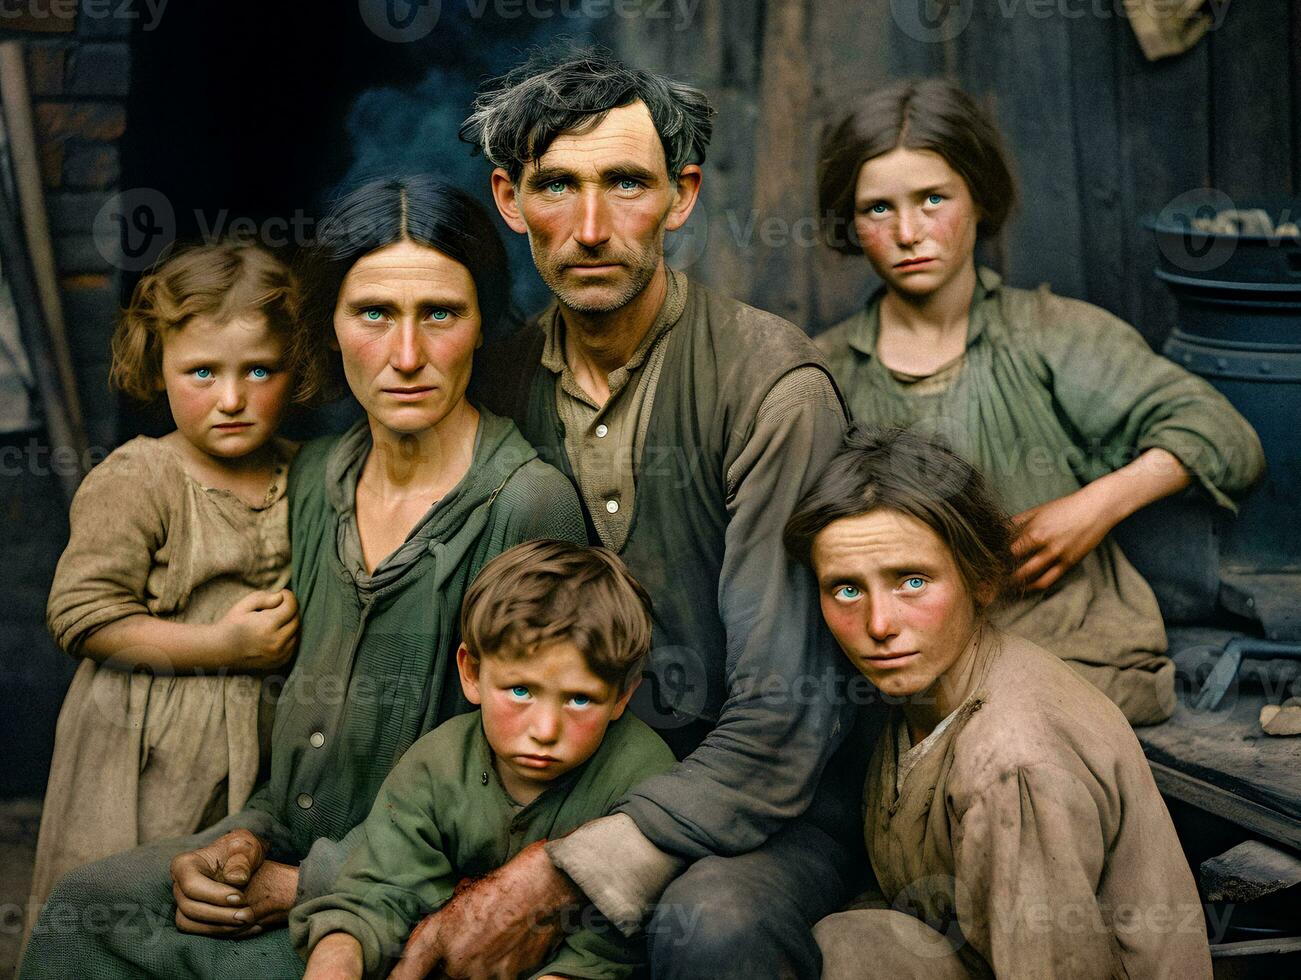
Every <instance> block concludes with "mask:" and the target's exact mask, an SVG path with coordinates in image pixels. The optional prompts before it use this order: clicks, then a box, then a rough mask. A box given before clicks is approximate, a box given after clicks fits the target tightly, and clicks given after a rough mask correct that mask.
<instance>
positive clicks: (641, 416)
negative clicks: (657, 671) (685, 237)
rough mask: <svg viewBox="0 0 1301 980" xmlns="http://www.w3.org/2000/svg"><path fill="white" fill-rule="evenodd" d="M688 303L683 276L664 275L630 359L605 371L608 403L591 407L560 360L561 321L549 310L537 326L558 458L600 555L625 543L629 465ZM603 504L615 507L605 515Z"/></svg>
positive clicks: (631, 491) (631, 497) (631, 493)
mask: <svg viewBox="0 0 1301 980" xmlns="http://www.w3.org/2000/svg"><path fill="white" fill-rule="evenodd" d="M686 302H687V279H686V276H684V275H682V274H681V273H678V272H673V271H672V270H670V271H669V273H668V286H667V292H666V293H665V297H664V304H663V306H661V307H660V311H659V313H658V314H656V316H655V321H654V323H652V324H651V328H650V329H649V330H648V331H646V336H645V337H643V338H642V340H641V343H640V344H638V345H637V349H636V350H635V351H633V354H632V357H630V358H629V359H628V362H627V363H626V364H624V365H623V366H622V367H619V368H616V369H615V370H614V371H611V372H610V374H609V377H608V378H607V379H606V382H607V384H608V386H609V390H610V397H609V399H607V401H606V403H605V404H604V405H598V404H597V403H596V402H595V401H594V400H593V399H592V396H591V395H589V394H588V393H587V392H585V391H584V390H583V389H582V386H581V385H579V383H578V381H577V379H576V378H575V377H574V372H573V371H572V370H571V369H570V367H569V364H568V362H567V361H566V360H565V321H564V319H563V317H561V315H560V307H559V306H557V305H552V306H551V307H549V308H548V309H547V311H546V312H545V313H544V314H543V316H542V317H541V319H540V320H539V322H538V326H539V327H540V328H541V330H542V332H543V334H544V335H545V337H546V339H545V341H544V343H543V347H542V366H543V367H544V368H546V369H547V370H548V371H550V372H551V373H552V374H554V375H556V381H557V384H556V409H557V411H558V412H559V413H560V421H561V424H562V425H563V426H564V430H565V455H566V456H567V457H568V459H569V464H570V466H571V467H572V468H573V472H574V482H575V484H576V485H577V487H578V491H579V493H581V494H582V495H583V508H584V509H585V510H586V512H587V513H588V514H589V515H590V517H591V520H592V524H593V525H594V526H595V528H596V532H597V534H598V535H599V536H600V539H601V543H602V544H604V545H605V546H606V547H607V548H612V549H614V550H615V551H618V550H619V549H620V548H622V547H623V545H624V542H625V541H627V540H628V530H629V528H630V526H631V524H632V515H633V514H634V513H635V511H636V493H637V481H636V479H635V461H636V460H640V459H641V454H642V449H643V448H644V447H645V444H646V432H647V429H648V428H649V426H650V417H651V407H652V406H653V405H654V404H655V389H656V388H657V387H658V385H659V378H660V370H661V368H662V367H663V365H664V353H665V349H666V348H665V341H666V340H667V339H668V333H669V331H670V330H672V329H673V326H674V324H676V323H677V322H678V320H679V319H680V318H681V317H682V310H683V308H684V307H685V306H686ZM610 501H614V503H615V507H614V508H613V509H611V508H610Z"/></svg>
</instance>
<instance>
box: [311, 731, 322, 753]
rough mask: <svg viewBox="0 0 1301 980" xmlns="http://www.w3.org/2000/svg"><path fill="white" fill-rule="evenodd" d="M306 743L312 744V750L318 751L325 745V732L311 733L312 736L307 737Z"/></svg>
mask: <svg viewBox="0 0 1301 980" xmlns="http://www.w3.org/2000/svg"><path fill="white" fill-rule="evenodd" d="M307 741H309V742H311V743H312V748H314V749H319V748H320V747H321V746H322V745H324V744H325V732H312V734H311V735H309V736H308V737H307Z"/></svg>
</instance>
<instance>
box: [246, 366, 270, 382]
mask: <svg viewBox="0 0 1301 980" xmlns="http://www.w3.org/2000/svg"><path fill="white" fill-rule="evenodd" d="M249 374H251V375H253V377H255V378H257V380H259V381H265V380H266V379H267V378H269V377H271V372H270V371H268V370H267V369H266V368H264V367H255V368H254V369H253V370H252V371H250V372H249Z"/></svg>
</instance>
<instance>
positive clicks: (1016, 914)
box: [814, 629, 1211, 980]
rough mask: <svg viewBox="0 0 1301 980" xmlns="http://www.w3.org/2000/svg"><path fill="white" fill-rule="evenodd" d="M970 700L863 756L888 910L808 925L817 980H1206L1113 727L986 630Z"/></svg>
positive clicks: (1085, 696)
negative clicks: (928, 730)
mask: <svg viewBox="0 0 1301 980" xmlns="http://www.w3.org/2000/svg"><path fill="white" fill-rule="evenodd" d="M976 656H977V657H978V661H977V664H976V671H975V675H974V676H975V680H974V686H973V692H972V694H971V695H970V696H968V697H967V698H966V700H964V702H963V703H962V705H961V706H960V707H959V708H958V709H957V710H956V711H955V712H954V713H953V714H951V715H950V716H949V719H947V724H946V725H944V726H943V728H942V729H940V728H937V729H936V730H935V731H934V732H933V733H932V734H931V735H930V736H929V737H928V738H926V739H925V740H924V741H922V742H920V743H918V744H917V745H911V744H910V742H909V740H908V737H907V734H906V730H905V731H903V732H901V731H900V729H901V728H903V717H902V712H900V711H899V710H898V709H895V714H894V717H893V718H892V721H891V727H890V728H889V729H887V731H886V733H885V734H884V736H883V737H881V738H880V739H878V740H877V743H876V749H875V751H874V752H873V755H872V760H871V763H870V765H869V766H868V776H867V786H866V790H865V793H864V812H865V814H866V825H865V827H864V834H865V838H866V843H867V848H868V854H869V856H870V858H871V862H872V869H873V871H875V873H876V877H877V880H878V882H879V883H880V885H881V890H882V892H883V893H884V895H885V900H886V904H887V905H888V906H890V907H889V908H888V909H868V910H855V911H849V912H841V913H837V914H836V915H832V916H828V917H827V918H826V919H824V920H822V922H820V923H819V924H818V926H817V928H816V930H815V933H814V934H815V936H816V937H817V939H818V942H819V945H820V946H821V947H822V949H823V954H824V955H823V963H824V972H823V978H824V980H842V978H843V980H848V978H851V977H860V976H864V975H866V974H865V973H864V969H865V964H866V963H867V962H869V959H868V958H870V963H871V964H872V967H871V973H872V975H873V976H882V977H892V978H894V977H898V978H907V977H918V978H926V980H935V978H941V980H944V978H959V977H968V976H973V977H989V976H997V977H1000V978H1020V977H1025V978H1034V980H1038V978H1040V977H1059V978H1061V977H1078V978H1089V980H1103V978H1111V977H1142V978H1144V980H1160V978H1174V980H1208V978H1209V977H1210V976H1211V961H1210V949H1209V947H1208V946H1207V941H1206V930H1205V925H1204V920H1203V916H1202V906H1201V903H1200V899H1199V898H1198V895H1197V887H1196V885H1195V883H1194V882H1193V876H1192V872H1191V871H1190V870H1189V868H1188V862H1187V861H1186V860H1185V858H1184V854H1183V850H1182V849H1181V847H1180V845H1179V839H1178V837H1177V836H1176V834H1175V829H1174V826H1173V824H1172V823H1171V822H1170V815H1169V813H1168V812H1167V810H1166V807H1165V803H1164V802H1163V801H1162V799H1161V795H1160V793H1159V792H1158V790H1157V787H1156V783H1155V781H1154V780H1153V778H1152V773H1151V770H1150V769H1149V767H1148V764H1147V760H1146V759H1145V758H1144V756H1143V750H1142V748H1140V746H1139V744H1138V740H1137V739H1136V738H1135V737H1134V733H1133V731H1132V730H1131V729H1130V726H1129V725H1128V724H1127V723H1126V721H1125V718H1124V716H1123V715H1122V714H1121V713H1120V711H1118V710H1117V709H1116V707H1115V706H1114V705H1112V704H1110V703H1109V702H1108V701H1107V699H1106V698H1105V697H1104V696H1103V695H1102V694H1101V693H1100V692H1098V691H1096V690H1094V689H1093V688H1092V687H1091V686H1089V685H1088V684H1087V683H1085V681H1084V680H1083V679H1081V678H1080V677H1079V676H1078V675H1077V674H1076V673H1074V672H1073V671H1072V670H1071V669H1070V668H1069V667H1068V666H1067V665H1066V664H1064V663H1063V662H1062V661H1060V660H1058V659H1057V658H1056V657H1054V656H1053V655H1051V654H1049V653H1047V652H1046V651H1045V650H1043V649H1042V648H1040V647H1037V646H1035V645H1034V644H1033V643H1030V642H1029V641H1028V640H1024V639H1021V638H1020V637H1013V636H1010V635H1007V634H1001V633H999V632H997V631H995V630H993V629H988V630H987V631H986V633H985V636H984V637H983V638H982V639H981V641H980V642H979V644H978V647H977V650H976Z"/></svg>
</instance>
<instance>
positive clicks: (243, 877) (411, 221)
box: [23, 178, 586, 977]
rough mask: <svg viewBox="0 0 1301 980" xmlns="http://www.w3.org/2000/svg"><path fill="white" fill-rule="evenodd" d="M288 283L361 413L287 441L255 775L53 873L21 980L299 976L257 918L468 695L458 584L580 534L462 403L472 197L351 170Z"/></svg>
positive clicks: (471, 308) (497, 276)
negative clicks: (293, 620)
mask: <svg viewBox="0 0 1301 980" xmlns="http://www.w3.org/2000/svg"><path fill="white" fill-rule="evenodd" d="M303 282H304V292H305V299H306V302H305V314H306V316H307V317H308V319H309V322H310V323H312V324H313V325H315V327H316V328H317V329H318V331H319V335H318V336H319V345H320V347H321V349H322V351H324V350H325V349H326V348H329V349H332V350H334V351H336V352H337V353H338V355H339V357H338V358H337V359H334V360H336V363H335V364H334V368H335V373H336V375H339V374H341V376H342V377H343V378H344V379H345V380H346V382H347V385H348V387H349V388H350V389H351V391H352V393H353V395H354V396H355V397H356V398H357V401H358V402H360V403H361V406H362V408H363V409H365V412H366V415H365V418H364V419H362V420H361V421H359V422H358V423H357V424H356V425H355V426H354V427H353V428H352V429H350V430H349V431H348V432H346V433H344V434H343V435H342V436H339V437H337V438H327V439H321V440H317V441H315V442H312V443H309V444H307V445H306V446H304V447H303V448H302V449H301V450H300V451H299V453H298V456H297V457H296V459H295V460H294V464H293V468H292V470H291V472H290V491H289V496H290V518H289V524H290V535H291V543H292V551H293V578H292V582H291V585H292V589H293V592H294V594H295V596H296V597H297V600H298V604H299V608H300V611H301V619H302V632H301V636H300V642H299V654H298V660H297V663H296V664H295V666H294V669H293V671H292V672H291V673H290V675H289V678H288V681H287V683H286V684H285V688H284V692H283V694H282V695H281V698H280V701H279V703H278V705H277V711H276V719H275V728H274V730H273V733H272V745H271V772H270V779H269V781H268V782H267V783H266V784H264V785H263V786H262V788H261V789H260V790H259V791H258V792H257V793H256V794H255V795H254V797H253V799H252V800H251V801H250V802H249V805H248V806H247V807H246V808H245V809H244V810H243V811H242V812H240V813H237V814H234V815H233V816H231V817H229V818H227V819H226V820H224V821H222V822H221V823H220V824H218V825H217V826H216V827H214V828H213V829H211V830H210V831H207V832H205V833H203V834H199V835H195V836H193V837H189V838H182V839H180V840H173V841H170V842H167V843H166V844H161V845H157V846H154V847H144V848H137V849H136V850H134V851H129V852H127V853H126V854H123V855H120V856H118V857H116V858H110V859H109V860H107V861H102V862H99V863H97V864H93V865H89V866H88V867H86V868H83V869H81V870H79V871H77V872H74V873H72V874H70V875H68V876H67V877H65V878H64V879H63V881H62V882H61V883H60V885H59V886H58V888H57V889H56V891H55V894H54V895H53V896H52V897H51V899H50V901H49V903H48V904H47V906H46V912H45V913H44V914H43V915H42V918H41V921H40V923H38V925H37V928H36V931H35V933H34V935H33V938H32V943H31V945H30V947H29V948H28V953H27V956H26V960H25V963H24V972H23V976H25V977H39V976H52V977H53V976H73V975H79V976H90V975H94V976H101V977H112V976H124V977H125V976H130V977H135V976H141V975H147V976H160V977H170V976H177V975H181V974H185V975H194V976H217V975H223V976H269V977H271V976H274V977H280V976H289V975H300V974H301V972H302V970H303V963H302V961H301V960H300V959H299V958H298V956H297V955H296V954H295V953H294V951H293V949H292V946H291V945H290V942H289V937H288V933H287V931H286V930H285V929H283V928H275V927H277V926H281V925H283V923H284V919H285V917H286V915H287V913H288V910H289V909H290V908H291V907H292V906H293V905H294V904H296V902H298V901H302V900H304V899H306V898H309V897H313V896H314V895H316V894H319V893H321V892H322V891H324V890H325V889H326V888H328V886H329V885H330V884H331V882H332V881H333V878H334V875H335V873H336V872H337V870H338V868H339V866H340V865H341V863H342V861H343V859H344V857H345V856H346V854H347V851H348V849H349V839H348V837H347V835H348V833H349V832H350V831H352V830H353V828H355V827H356V826H357V825H358V824H360V823H361V821H362V819H363V818H364V817H365V816H366V814H367V812H368V811H369V809H370V806H371V803H372V802H373V800H374V798H375V794H376V792H377V790H378V789H379V786H380V783H381V782H382V781H383V779H384V777H385V776H386V775H387V774H388V771H389V769H390V768H391V767H392V766H393V764H394V763H395V762H396V761H397V759H398V758H399V757H400V756H401V755H402V753H403V752H404V751H405V750H406V748H407V747H408V746H410V745H411V743H412V742H413V741H414V740H415V739H416V738H418V737H419V736H420V735H422V734H424V733H425V732H428V731H430V730H431V729H432V728H434V727H435V726H437V725H438V724H440V723H441V722H442V721H444V720H446V719H447V718H449V717H451V716H452V715H455V714H458V713H460V712H462V711H465V710H468V707H469V706H468V704H467V702H466V701H465V700H464V698H463V696H462V695H461V693H460V687H459V684H458V683H457V682H456V659H455V656H454V654H455V651H456V648H457V644H458V639H459V638H458V633H457V623H458V614H459V609H460V604H461V596H462V594H463V592H464V590H465V588H466V587H467V586H468V585H469V583H470V581H471V580H472V579H473V578H474V575H475V573H476V572H477V571H478V569H479V568H481V567H482V566H483V565H484V564H485V563H486V562H487V561H489V560H490V559H491V558H492V557H493V556H495V555H497V554H499V553H501V552H502V551H504V550H506V549H507V548H509V547H511V546H513V545H515V544H517V543H519V542H521V541H526V540H529V539H532V538H561V539H566V540H570V541H573V542H576V543H585V542H586V535H585V533H584V528H583V521H582V516H581V511H580V510H579V506H578V500H577V497H576V495H575V493H574V491H573V489H572V487H571V486H570V484H569V482H568V481H567V480H566V479H565V478H564V477H563V476H562V475H561V474H560V473H559V472H558V471H556V470H554V469H553V468H552V467H550V466H548V465H546V464H544V463H542V462H541V461H540V460H539V459H538V458H537V454H536V452H535V451H534V450H533V449H532V447H531V446H529V444H528V443H527V442H526V441H525V440H524V438H523V437H522V436H521V435H520V434H519V432H518V431H517V430H516V428H515V426H514V425H513V423H511V422H509V421H506V420H504V419H501V418H499V417H497V416H495V415H492V414H491V413H489V412H486V411H483V410H482V409H479V408H476V407H475V406H474V405H472V404H471V403H470V402H468V401H467V400H466V398H465V390H466V385H467V383H468V381H469V378H470V370H471V365H472V361H473V356H474V351H475V349H476V348H477V347H478V346H479V345H480V344H481V343H482V339H483V336H484V334H485V332H491V331H493V330H494V329H495V328H498V327H500V326H501V325H502V321H503V320H504V319H505V316H506V312H507V310H506V306H507V298H508V296H509V277H508V271H507V265H506V257H505V252H504V250H503V247H502V244H501V241H500V239H499V238H498V237H497V234H496V232H495V230H494V229H493V226H492V224H491V221H490V220H489V218H488V216H487V214H486V213H485V212H484V211H483V209H482V208H480V207H479V205H477V204H476V203H474V202H473V201H472V200H471V199H470V198H469V197H467V196H466V195H464V194H463V193H462V192H460V191H458V190H455V189H453V188H450V187H447V186H445V185H442V184H440V183H438V182H436V181H433V180H430V179H425V178H410V179H404V180H391V181H383V182H376V183H372V184H367V185H366V186H364V187H361V188H360V189H358V190H357V191H355V192H354V193H352V194H351V195H349V196H348V197H346V198H344V199H343V200H342V201H341V202H340V203H339V204H338V205H337V206H336V208H335V209H334V211H333V212H332V213H331V214H330V215H329V216H328V217H327V218H326V219H325V220H324V221H323V222H322V224H321V226H320V231H319V235H318V240H317V241H316V242H315V243H313V245H312V246H311V247H310V248H309V249H308V250H307V251H306V254H305V256H304V261H303ZM332 359H333V358H332ZM272 855H274V856H275V858H276V860H271V859H270V858H271V856H272ZM169 866H170V871H171V878H172V881H169V879H168V870H169ZM173 882H174V884H173ZM92 907H94V908H101V909H102V908H105V907H107V908H110V909H111V908H118V907H121V908H130V909H133V910H143V912H144V920H145V922H144V923H143V924H144V925H145V927H146V928H147V929H148V932H147V934H146V935H147V938H148V940H149V941H147V942H144V941H142V937H141V933H140V926H139V925H137V926H136V927H135V928H134V929H132V928H131V927H130V925H129V923H125V924H124V923H112V924H110V925H112V926H113V927H111V928H106V929H97V930H86V929H82V928H76V929H68V930H64V929H60V928H59V927H58V923H59V921H60V919H59V917H60V916H63V917H64V918H63V919H62V920H61V921H71V920H70V919H69V918H68V917H67V910H68V909H69V908H72V909H74V910H78V911H80V910H84V909H87V908H92ZM173 915H174V916H175V926H173V925H172V918H173ZM132 916H133V918H132V919H131V922H135V923H139V922H140V921H141V920H140V917H139V915H138V914H137V912H136V911H133V912H132ZM73 918H76V917H75V916H74V917H73ZM47 920H49V922H48V924H47ZM78 921H80V920H78ZM214 937H226V938H238V939H241V940H242V941H241V942H234V943H232V942H218V941H216V940H215V938H214Z"/></svg>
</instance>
